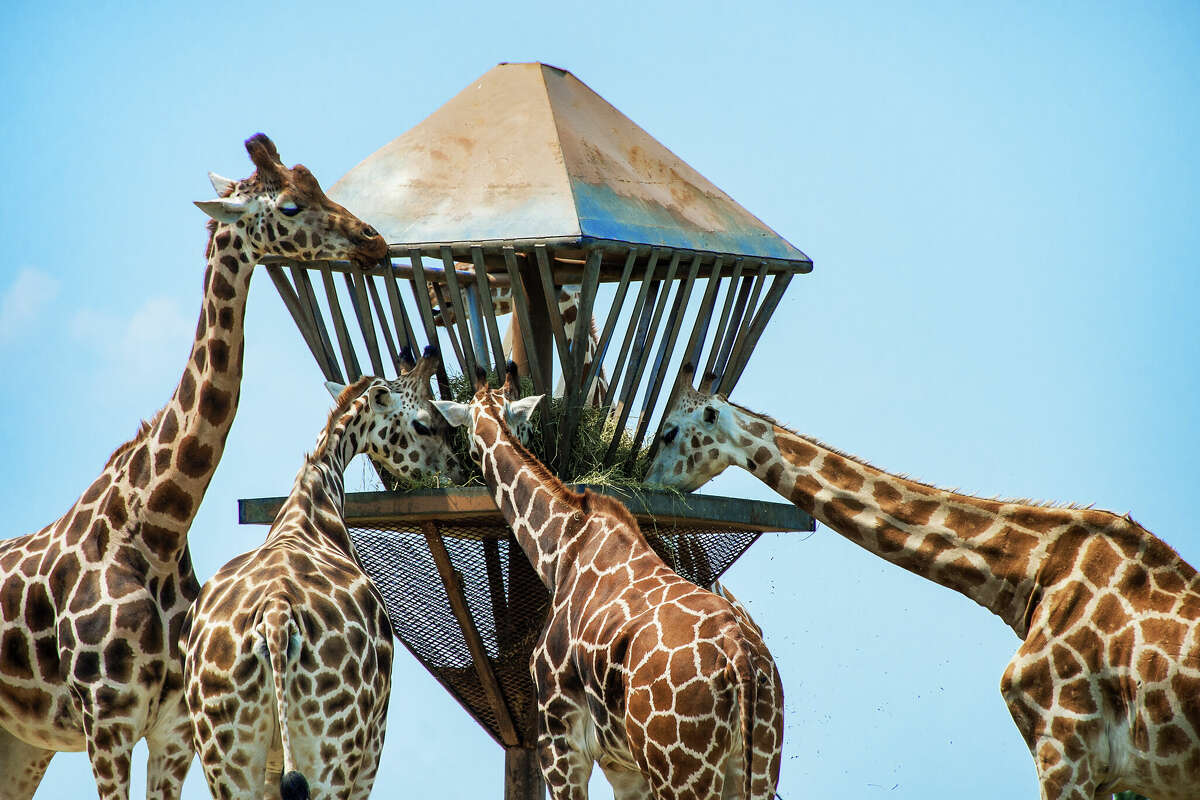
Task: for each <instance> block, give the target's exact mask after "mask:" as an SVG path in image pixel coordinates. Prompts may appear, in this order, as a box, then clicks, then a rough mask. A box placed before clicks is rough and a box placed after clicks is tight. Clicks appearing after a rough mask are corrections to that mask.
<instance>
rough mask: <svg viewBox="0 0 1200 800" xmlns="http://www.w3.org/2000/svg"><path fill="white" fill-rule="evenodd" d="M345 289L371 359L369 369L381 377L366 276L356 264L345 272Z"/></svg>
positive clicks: (382, 372)
mask: <svg viewBox="0 0 1200 800" xmlns="http://www.w3.org/2000/svg"><path fill="white" fill-rule="evenodd" d="M346 290H347V291H349V292H350V299H351V300H352V301H353V305H354V314H355V316H356V317H358V327H359V330H360V331H362V337H363V342H364V343H365V344H366V345H367V356H368V357H369V358H370V359H371V369H372V370H374V374H375V375H376V376H377V377H382V376H383V374H384V371H383V357H382V356H381V355H380V353H379V339H378V337H377V336H376V335H375V318H374V316H373V315H372V314H371V301H370V300H368V299H367V286H366V277H365V276H364V275H363V273H362V270H361V269H360V268H359V267H358V265H357V264H354V265H352V266H351V268H350V272H348V273H347V274H346Z"/></svg>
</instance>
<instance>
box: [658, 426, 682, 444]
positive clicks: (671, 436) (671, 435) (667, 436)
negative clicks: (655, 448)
mask: <svg viewBox="0 0 1200 800" xmlns="http://www.w3.org/2000/svg"><path fill="white" fill-rule="evenodd" d="M678 434H679V428H671V429H670V430H669V431H667V432H666V433H664V434H663V435H662V441H663V444H670V443H671V442H673V441H675V437H676V435H678Z"/></svg>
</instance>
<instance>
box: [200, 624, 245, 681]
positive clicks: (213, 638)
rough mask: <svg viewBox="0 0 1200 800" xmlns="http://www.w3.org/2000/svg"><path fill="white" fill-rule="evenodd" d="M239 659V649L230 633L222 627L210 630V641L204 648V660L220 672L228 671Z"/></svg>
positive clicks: (217, 626) (216, 626) (212, 627)
mask: <svg viewBox="0 0 1200 800" xmlns="http://www.w3.org/2000/svg"><path fill="white" fill-rule="evenodd" d="M236 657H237V647H236V646H235V645H234V642H233V637H232V636H230V635H229V631H228V630H227V629H226V628H225V627H223V626H220V625H213V626H211V627H209V629H208V641H207V642H206V643H205V647H204V660H205V662H207V663H208V664H210V665H212V666H214V667H216V668H217V669H219V670H222V671H227V670H229V669H230V668H231V667H232V666H233V662H234V659H235V658H236Z"/></svg>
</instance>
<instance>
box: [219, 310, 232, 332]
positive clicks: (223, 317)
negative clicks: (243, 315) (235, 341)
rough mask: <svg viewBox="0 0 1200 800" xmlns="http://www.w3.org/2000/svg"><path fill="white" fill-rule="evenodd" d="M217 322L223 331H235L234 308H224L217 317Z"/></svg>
mask: <svg viewBox="0 0 1200 800" xmlns="http://www.w3.org/2000/svg"><path fill="white" fill-rule="evenodd" d="M216 322H217V324H218V325H220V326H221V330H223V331H231V330H233V308H232V307H231V306H225V307H223V308H222V309H221V311H220V313H218V314H217V315H216Z"/></svg>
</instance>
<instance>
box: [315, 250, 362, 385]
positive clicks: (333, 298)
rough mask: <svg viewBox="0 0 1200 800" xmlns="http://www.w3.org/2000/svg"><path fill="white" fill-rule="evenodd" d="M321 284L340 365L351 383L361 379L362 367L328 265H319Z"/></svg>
mask: <svg viewBox="0 0 1200 800" xmlns="http://www.w3.org/2000/svg"><path fill="white" fill-rule="evenodd" d="M321 282H322V283H323V284H324V285H325V302H326V303H328V304H329V316H330V317H332V318H333V332H334V333H335V334H337V340H338V347H339V348H340V349H341V351H342V364H343V365H345V367H346V380H348V381H350V382H351V383H353V382H354V381H356V380H358V379H359V378H361V377H362V375H363V371H362V367H360V366H359V365H358V356H357V355H356V354H355V352H354V344H353V343H352V342H351V341H350V332H349V331H348V330H347V329H346V319H345V318H344V317H343V316H342V304H341V303H340V302H339V301H338V296H337V286H335V285H334V283H333V272H332V271H331V270H330V269H329V265H328V264H322V265H321Z"/></svg>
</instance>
